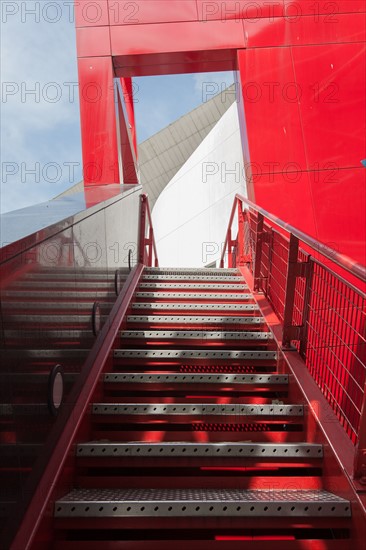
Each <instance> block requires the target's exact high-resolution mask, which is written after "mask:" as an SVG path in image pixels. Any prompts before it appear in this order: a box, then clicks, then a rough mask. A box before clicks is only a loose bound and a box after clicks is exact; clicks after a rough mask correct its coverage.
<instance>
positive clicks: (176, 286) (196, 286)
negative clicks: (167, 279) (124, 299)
mask: <svg viewBox="0 0 366 550" xmlns="http://www.w3.org/2000/svg"><path fill="white" fill-rule="evenodd" d="M144 288H152V289H160V288H164V289H165V288H166V289H171V290H182V289H187V290H205V291H211V290H223V291H224V292H223V294H225V293H228V294H229V292H228V291H229V290H236V291H239V290H248V289H249V287H248V285H245V284H225V283H217V284H215V283H213V284H210V285H207V284H206V283H204V284H202V283H154V282H150V283H140V284H139V289H144Z"/></svg>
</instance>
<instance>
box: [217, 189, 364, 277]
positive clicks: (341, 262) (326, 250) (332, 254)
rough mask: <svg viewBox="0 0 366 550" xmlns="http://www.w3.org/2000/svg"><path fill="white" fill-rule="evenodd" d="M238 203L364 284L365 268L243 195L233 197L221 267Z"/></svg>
mask: <svg viewBox="0 0 366 550" xmlns="http://www.w3.org/2000/svg"><path fill="white" fill-rule="evenodd" d="M238 202H241V203H244V204H246V205H247V206H249V208H251V209H252V210H254V211H256V212H258V213H259V214H262V216H264V217H265V218H267V220H270V221H271V222H272V223H273V224H275V225H277V226H278V227H281V228H282V229H284V230H285V231H287V232H288V233H290V234H292V235H293V236H294V237H296V238H297V239H299V240H300V241H302V242H303V243H305V244H307V245H308V246H310V248H312V249H313V250H315V251H317V252H318V253H319V254H321V255H322V256H324V257H325V258H328V259H329V260H331V261H332V262H333V263H335V264H336V265H338V266H340V267H342V268H343V269H344V270H345V271H347V272H348V273H351V274H352V275H354V276H355V277H357V278H358V279H360V281H362V282H363V283H365V282H366V266H364V265H362V264H360V263H357V262H355V261H354V260H352V259H351V258H349V257H348V256H346V255H345V254H341V253H339V252H337V251H336V250H333V249H332V248H330V247H329V246H327V245H325V244H323V243H321V242H320V241H318V240H317V239H314V237H311V236H310V235H308V234H307V233H304V232H303V231H300V229H296V228H295V227H293V226H292V225H290V224H289V223H286V222H284V221H283V220H281V219H280V218H277V217H276V216H275V215H274V214H271V213H270V212H267V210H264V208H261V207H260V206H258V205H256V204H254V203H253V202H251V201H250V200H249V199H247V198H245V197H243V195H240V194H239V193H238V194H237V195H235V200H234V205H233V209H232V212H231V216H230V222H229V226H228V227H229V229H228V232H227V235H226V241H225V245H224V249H223V252H222V256H221V266H223V263H224V258H225V254H226V249H227V247H228V244H229V242H230V238H229V231H230V229H231V226H232V223H233V220H234V216H235V212H236V207H237V204H238Z"/></svg>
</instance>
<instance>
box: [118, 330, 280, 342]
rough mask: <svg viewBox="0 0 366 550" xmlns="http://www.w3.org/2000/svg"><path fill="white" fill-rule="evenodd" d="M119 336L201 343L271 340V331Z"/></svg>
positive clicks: (140, 332) (127, 333)
mask: <svg viewBox="0 0 366 550" xmlns="http://www.w3.org/2000/svg"><path fill="white" fill-rule="evenodd" d="M121 338H122V339H123V340H132V339H137V340H159V341H160V340H201V341H202V344H203V343H204V342H206V341H207V340H213V341H217V340H219V341H224V342H227V341H228V340H239V341H241V340H245V341H247V340H249V341H250V340H258V341H268V340H273V335H272V333H271V332H265V331H261V332H250V331H246V332H229V331H224V332H222V331H221V332H219V331H213V332H207V331H192V330H191V331H185V330H174V331H173V330H171V331H161V330H154V331H152V330H136V331H127V330H126V331H124V332H122V333H121Z"/></svg>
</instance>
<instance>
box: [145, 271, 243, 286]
mask: <svg viewBox="0 0 366 550" xmlns="http://www.w3.org/2000/svg"><path fill="white" fill-rule="evenodd" d="M223 280H225V281H229V282H231V283H233V282H236V283H241V284H243V282H244V280H243V277H241V276H238V275H227V276H225V279H224V278H223V277H222V276H221V277H220V275H219V274H218V275H199V274H197V275H181V274H176V275H174V274H171V275H161V274H158V273H156V274H153V275H143V276H142V281H143V282H146V281H157V282H158V281H207V282H212V283H218V282H220V281H223Z"/></svg>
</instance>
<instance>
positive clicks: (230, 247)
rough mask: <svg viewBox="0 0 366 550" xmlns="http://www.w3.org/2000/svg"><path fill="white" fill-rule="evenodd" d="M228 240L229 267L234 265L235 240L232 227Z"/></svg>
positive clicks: (228, 233) (228, 232)
mask: <svg viewBox="0 0 366 550" xmlns="http://www.w3.org/2000/svg"><path fill="white" fill-rule="evenodd" d="M227 241H228V250H227V262H228V268H229V269H230V268H231V267H233V249H232V246H233V241H232V230H231V227H230V228H229V229H228V231H227Z"/></svg>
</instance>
